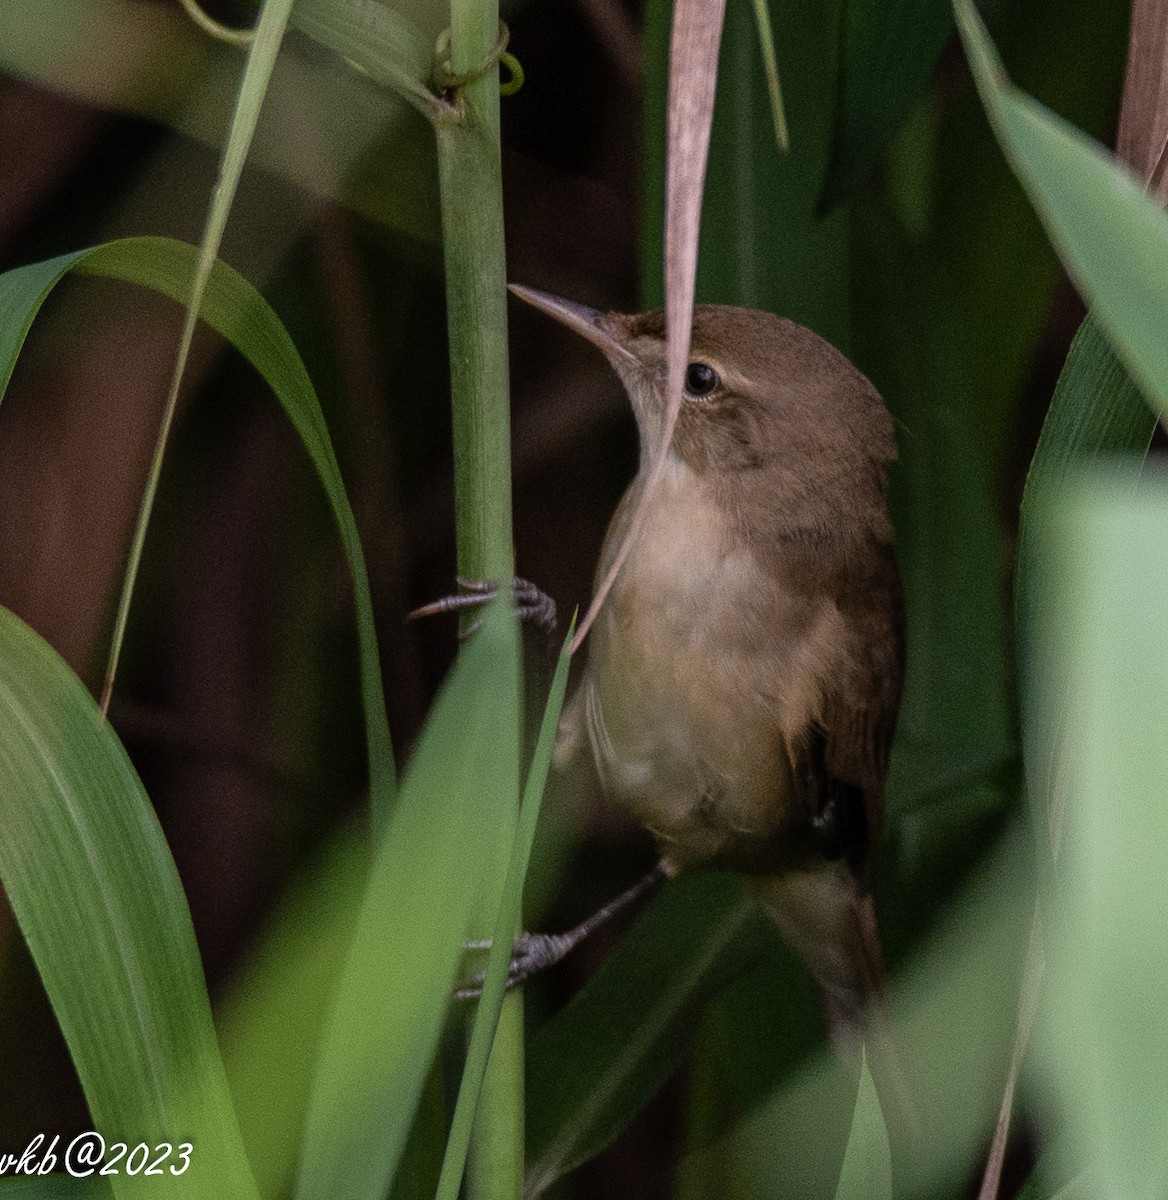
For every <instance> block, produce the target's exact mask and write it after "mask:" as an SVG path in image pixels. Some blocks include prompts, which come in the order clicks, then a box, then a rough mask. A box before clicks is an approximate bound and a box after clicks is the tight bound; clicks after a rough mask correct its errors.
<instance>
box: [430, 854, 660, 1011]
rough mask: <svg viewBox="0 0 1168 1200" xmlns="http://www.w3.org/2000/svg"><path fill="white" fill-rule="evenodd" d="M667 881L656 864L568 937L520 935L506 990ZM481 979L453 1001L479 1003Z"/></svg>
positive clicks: (479, 945) (476, 945)
mask: <svg viewBox="0 0 1168 1200" xmlns="http://www.w3.org/2000/svg"><path fill="white" fill-rule="evenodd" d="M667 878H668V868H667V867H666V866H665V864H664V863H658V864H657V865H656V866H655V867H654V868H653V869H652V870H651V871H650V872H649V873H648V874H647V875H645V876H643V877H642V878H641V879H639V880H638V881H637V882H636V883H634V884H633V886H632V887H631V888H629V889H628V890H627V891H624V892H621V894H620V895H619V896H617V897H616V899H614V900H610V901H609V902H608V903H607V904H606V905H605V906H604V907H603V908H601V909H599V910H598V911H596V912H594V913H593V914H592V916H590V917H589V918H588V919H587V920H585V921H581V922H580V924H579V925H577V926H576V928H575V929H569V930H568V931H567V933H521V934H520V935H519V936H518V937H517V938H515V940H514V941H513V942H512V943H511V962H510V964H509V965H508V968H507V987H508V989H510V988H513V987H515V986H516V985H517V984H520V983H522V982H523V981H524V980H525V979H530V978H531V976H532V975H534V974H535V973H536V972H537V971H542V970H543V969H544V968H545V967H553V966H555V964H556V963H558V962H559V961H560V960H561V959H562V958H564V957H565V955H567V954H568V953H569V952H570V951H572V950H574V949H575V948H576V947H577V946H578V945H579V944H580V943H581V942H582V941H584V939H585V938H587V937H589V936H590V935H591V934H592V933H594V932H595V931H596V930H597V929H599V928H600V926H601V925H603V924H605V922H607V921H609V920H611V919H612V918H613V917H615V916H616V914H617V913H619V912H622V911H623V910H624V909H626V908H628V907H629V906H630V905H632V904H634V903H636V901H638V900H639V899H640V898H641V897H642V896H644V895H645V894H646V893H647V892H651V891H653V889H654V888H656V887H658V886H659V885H660V884H662V883H664V882H665V880H666V879H667ZM491 945H492V942H491V939H490V938H487V939H485V940H483V941H474V942H467V944H466V948H467V950H471V951H483V950H488V951H489V950H490V948H491ZM484 977H485V973H484V972H483V971H479V972H478V973H477V974H475V975H472V976H471V977H470V978H469V979H468V980H467V981H466V982H465V983H464V984H462V985H461V986H460V987H459V988H457V990H456V991H455V993H454V995H455V997H456V998H457V999H459V1000H477V999H479V997H480V996H482V994H483V979H484Z"/></svg>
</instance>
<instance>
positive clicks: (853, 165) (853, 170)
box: [820, 0, 953, 211]
mask: <svg viewBox="0 0 1168 1200" xmlns="http://www.w3.org/2000/svg"><path fill="white" fill-rule="evenodd" d="M952 31H953V12H952V9H951V7H950V2H949V0H847V3H846V11H845V13H844V19H843V48H842V51H841V55H840V85H839V103H838V105H837V108H836V119H835V131H834V133H833V136H832V144H831V159H830V162H829V163H828V168H827V177H826V179H825V180H824V184H823V194H822V196H821V197H820V209H821V211H827V210H828V209H831V208H833V207H834V206H835V205H836V204H838V203H839V202H840V201H841V200H843V199H844V198H845V197H846V196H847V195H848V193H849V192H851V191H852V189H853V188H854V187H855V186H856V185H857V184H858V183H860V182H862V180H863V177H864V175H865V174H866V173H867V172H868V171H869V170H871V168H872V166H873V165H874V164H875V162H876V160H877V159H878V158H879V157H880V155H881V154H883V153H884V151H885V150H886V149H887V148H888V144H889V142H890V141H891V140H892V138H893V136H894V135H895V134H896V132H897V130H899V129H900V127H901V126H902V125H903V124H904V121H905V118H906V117H907V116H908V115H909V112H910V111H911V109H912V107H913V105H914V104H915V103H916V102H917V100H918V99H919V98H920V97H921V96H922V95H923V94H924V92H925V90H926V88H927V86H928V82H929V77H930V76H931V75H932V72H933V66H934V64H935V63H936V61H937V56H938V55H939V54H940V53H941V49H942V47H943V46H944V45H945V43H946V41H948V39H949V35H950V33H951V32H952Z"/></svg>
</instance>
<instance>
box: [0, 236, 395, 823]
mask: <svg viewBox="0 0 1168 1200" xmlns="http://www.w3.org/2000/svg"><path fill="white" fill-rule="evenodd" d="M197 253H198V252H197V251H196V250H195V248H194V247H192V246H188V245H186V244H185V243H183V242H176V241H173V240H171V239H169V238H128V239H126V240H124V241H118V242H110V243H108V244H107V245H104V246H98V247H96V248H94V249H91V250H79V251H75V252H74V253H72V254H65V255H62V256H61V257H59V258H54V259H49V260H47V261H45V262H41V263H31V264H29V265H28V266H24V267H18V268H16V269H14V270H12V271H9V272H7V273H6V274H4V275H0V393H2V392H3V390H4V389H6V388H7V386H8V380H9V379H10V378H11V376H12V369H13V366H14V365H15V362H16V358H17V355H18V354H19V353H20V350H21V347H22V346H23V344H24V339H25V337H26V336H27V334H28V330H29V327H30V325H31V324H32V321H33V319H34V318H35V316H36V314H37V312H39V311H40V307H41V305H42V304H43V303H44V300H45V298H46V297H47V296H48V294H49V292H51V291H52V289H53V287H54V286H56V284H57V283H58V282H59V281H60V280H61V279H62V278H63V277H64V276H65V275H66V274H67V273H68V272H69V271H70V270H78V271H81V272H83V273H89V274H95V275H106V276H109V277H110V278H114V279H124V280H128V281H130V282H133V283H140V284H143V285H145V286H146V287H150V288H153V289H154V290H156V291H159V292H161V293H162V294H163V295H167V296H170V297H172V298H173V299H176V300H179V301H185V300H186V298H187V297H188V296H189V294H190V286H191V280H192V278H193V275H194V269H195V262H196V258H197ZM201 316H202V317H203V319H204V320H205V321H206V322H207V323H208V324H209V325H211V326H212V327H213V328H214V329H216V330H217V331H218V332H219V333H220V334H222V335H223V336H224V337H225V338H226V339H227V340H228V341H230V342H231V343H232V344H233V345H235V346H236V348H237V349H238V350H239V351H240V353H241V354H242V355H243V356H244V357H245V358H246V359H247V360H248V361H249V362H250V363H251V364H252V365H253V366H254V367H255V368H256V370H257V371H259V373H260V374H261V375H262V376H263V377H264V379H265V380H266V381H267V382H268V384H269V385H270V386H271V388H272V390H273V391H274V392H275V393H276V397H277V399H278V400H279V401H280V403H281V404H282V405H283V407H284V411H285V412H286V413H287V414H288V416H289V418H290V420H291V421H292V423H293V425H294V426H295V427H296V431H297V433H299V435H300V438H301V440H302V441H303V443H304V447H305V449H306V450H307V451H308V454H309V457H310V458H311V459H312V463H313V466H314V467H315V468H316V472H317V475H318V477H319V478H320V481H321V484H322V485H323V487H324V489H325V493H326V495H327V496H328V500H329V504H330V506H331V507H332V511H333V516H334V517H335V519H336V521H337V525H338V527H339V528H340V532H341V540H342V542H343V544H344V548H345V553H346V554H347V556H348V559H349V566H350V569H351V570H352V572H353V590H354V600H355V603H356V608H357V635H358V642H359V646H360V652H361V695H362V699H363V702H364V708H365V724H366V737H367V739H368V742H369V774H370V785H371V791H372V794H373V799H374V805H375V807H376V808H377V810H378V811H379V812H385V811H386V809H387V808H388V806H389V805H390V803H391V802H392V797H393V790H394V766H393V748H392V745H391V743H390V739H389V725H388V722H387V718H386V714H385V699H384V697H383V695H382V690H381V666H380V663H379V661H378V657H377V635H376V632H375V630H374V626H373V603H372V599H371V596H370V593H369V579H368V574H367V572H366V569H365V559H364V555H363V554H362V552H361V543H360V538H359V537H358V534H357V526H356V522H355V521H354V519H353V512H352V509H351V507H350V506H349V501H348V498H347V496H346V495H345V490H344V485H343V483H342V482H341V474H340V467H339V466H338V464H337V460H336V455H335V454H334V452H333V448H332V442H331V440H330V438H329V434H328V428H327V426H326V425H325V422H324V414H323V413H322V412H321V410H320V403H319V401H318V400H317V398H316V393H315V391H314V390H313V388H312V383H311V381H310V380H309V378H308V374H307V372H306V371H305V369H304V363H303V362H302V360H301V358H300V355H299V353H298V352H297V350H296V347H295V346H294V345H293V343H292V340H291V339H290V338H289V337H288V334H287V331H286V330H285V329H284V327H283V325H282V324H281V323H280V319H279V318H278V317H277V316H276V314H275V312H273V310H272V308H271V306H270V305H269V304H268V303H267V301H266V300H264V298H263V297H262V296H261V295H260V294H259V293H258V292H257V291H256V290H255V288H253V287H252V286H251V284H250V283H248V282H247V281H246V280H245V279H244V278H243V277H242V276H241V275H239V274H238V273H237V272H235V271H233V270H232V269H231V268H230V267H229V266H227V265H226V264H225V263H222V262H219V263H216V264H215V266H214V267H213V269H212V271H211V276H210V279H209V280H208V282H207V291H206V294H205V296H204V299H203V305H202V309H201Z"/></svg>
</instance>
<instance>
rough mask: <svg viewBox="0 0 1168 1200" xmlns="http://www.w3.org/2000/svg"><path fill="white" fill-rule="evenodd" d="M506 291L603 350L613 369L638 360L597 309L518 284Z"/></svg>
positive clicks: (612, 321)
mask: <svg viewBox="0 0 1168 1200" xmlns="http://www.w3.org/2000/svg"><path fill="white" fill-rule="evenodd" d="M507 288H508V290H509V291H510V292H511V293H512V295H515V296H518V297H519V299H520V300H523V301H525V302H526V303H527V304H530V305H531V306H532V307H533V308H538V309H539V310H540V312H545V313H547V315H548V316H549V317H554V318H555V320H557V321H559V323H560V324H561V325H566V326H567V327H568V328H569V329H571V330H573V331H574V332H576V333H578V334H579V335H580V336H581V337H583V338H587V339H588V341H590V342H591V343H592V344H593V345H594V346H599V347H600V349H601V350H603V351H604V355H605V357H606V358H607V359H608V360H609V362H611V363H612V364H613V365H614V366H615V365H616V364H617V363H618V362H619V361H620V360H621V359H628V360H631V361H632V362H634V363H635V362H636V361H637V357H636V355H635V354H633V353H632V351H631V350H629V349H628V347H627V346H625V344H624V342H623V341H622V340H621V338H620V334H619V332H618V327H617V326H616V321H617V320H619V318H616V319H614V318H613V316H612V315H611V314H609V313H605V312H601V311H600V310H599V309H597V308H589V307H588V305H586V304H577V303H575V301H573V300H563V299H561V298H560V297H559V296H553V295H552V294H551V293H550V292H541V291H538V290H537V289H536V288H530V287H525V286H524V285H523V284H521V283H509V284H508V285H507Z"/></svg>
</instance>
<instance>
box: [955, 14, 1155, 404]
mask: <svg viewBox="0 0 1168 1200" xmlns="http://www.w3.org/2000/svg"><path fill="white" fill-rule="evenodd" d="M954 6H955V10H956V13H957V21H958V27H959V28H960V30H961V36H962V38H963V40H964V42H965V46H966V51H967V53H968V55H969V61H970V65H971V67H972V68H973V72H974V78H975V79H976V80H977V85H978V90H979V91H980V92H981V96H982V101H983V103H984V104H985V106H986V111H987V113H988V114H989V117H990V120H991V122H992V123H993V126H994V130H995V132H996V133H997V135H998V140H999V141H1000V142H1001V143H1002V148H1003V150H1004V151H1005V153H1006V155H1007V157H1008V158H1009V160H1010V162H1011V165H1012V166H1013V168H1014V170H1015V172H1016V173H1017V175H1018V177H1019V179H1020V180H1021V181H1022V183H1023V186H1024V187H1025V188H1026V190H1027V192H1028V193H1029V195H1030V199H1031V201H1032V202H1033V204H1034V206H1035V208H1036V209H1037V211H1038V214H1039V216H1040V217H1041V218H1042V222H1043V224H1044V226H1045V227H1046V231H1047V233H1048V234H1049V235H1050V238H1051V241H1052V242H1053V243H1054V246H1055V249H1056V250H1057V251H1058V253H1059V256H1060V257H1061V258H1062V260H1063V262H1064V263H1065V264H1066V266H1067V269H1068V270H1069V271H1070V272H1071V274H1072V275H1073V276H1074V278H1075V281H1076V283H1077V284H1078V286H1079V288H1080V290H1081V291H1082V292H1083V294H1084V296H1085V297H1086V298H1087V299H1088V300H1089V301H1090V303H1091V305H1092V309H1093V312H1094V314H1095V316H1096V318H1097V319H1098V320H1099V322H1100V324H1101V325H1102V326H1103V327H1104V329H1106V331H1107V333H1108V335H1109V336H1110V338H1111V340H1112V342H1113V344H1114V345H1115V346H1116V348H1117V350H1118V351H1119V353H1120V355H1121V357H1122V358H1123V360H1124V362H1125V364H1126V366H1127V367H1128V369H1129V370H1130V371H1131V373H1132V375H1133V377H1134V378H1135V379H1136V380H1137V381H1138V382H1139V383H1140V385H1141V387H1142V388H1143V389H1144V392H1145V394H1146V395H1147V396H1148V398H1149V400H1151V401H1152V402H1153V403H1155V404H1156V406H1157V410H1158V411H1159V412H1160V413H1161V414H1165V413H1168V339H1166V338H1165V337H1164V329H1165V328H1166V327H1168V287H1165V284H1164V280H1165V279H1166V278H1168V214H1165V213H1164V212H1163V210H1161V209H1160V208H1159V207H1158V206H1157V205H1156V204H1155V203H1154V202H1153V201H1152V200H1150V199H1149V198H1148V197H1147V196H1146V195H1145V194H1144V192H1143V189H1142V188H1141V187H1140V185H1139V184H1138V183H1137V182H1136V180H1135V179H1134V178H1132V176H1131V175H1129V174H1128V173H1127V171H1126V170H1124V169H1123V168H1122V167H1120V166H1119V165H1117V164H1116V162H1115V161H1114V160H1113V159H1112V158H1111V157H1110V156H1109V155H1108V154H1107V153H1106V151H1104V150H1103V149H1102V148H1101V147H1100V146H1098V145H1097V144H1095V143H1094V142H1092V141H1091V139H1090V138H1088V137H1086V136H1085V135H1084V134H1082V133H1080V132H1079V131H1078V130H1076V129H1075V128H1073V127H1072V126H1070V125H1068V124H1067V123H1066V122H1065V121H1063V120H1061V119H1060V118H1059V117H1057V116H1055V115H1054V114H1053V113H1051V112H1050V111H1049V110H1047V109H1045V108H1044V107H1043V106H1042V105H1040V104H1038V103H1036V102H1035V101H1034V100H1032V99H1031V98H1030V97H1029V96H1027V95H1025V93H1023V92H1020V91H1019V90H1018V89H1017V88H1015V87H1013V86H1012V85H1011V84H1010V83H1009V82H1008V81H1007V80H1006V78H1005V74H1004V72H1003V69H1002V65H1001V63H1000V61H999V60H998V58H997V54H996V52H995V50H994V47H993V44H992V43H991V42H990V40H989V37H988V36H987V34H986V32H985V27H984V26H983V25H982V23H981V19H980V18H979V17H978V15H977V13H976V11H975V9H974V7H973V5H972V3H971V2H970V0H954Z"/></svg>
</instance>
